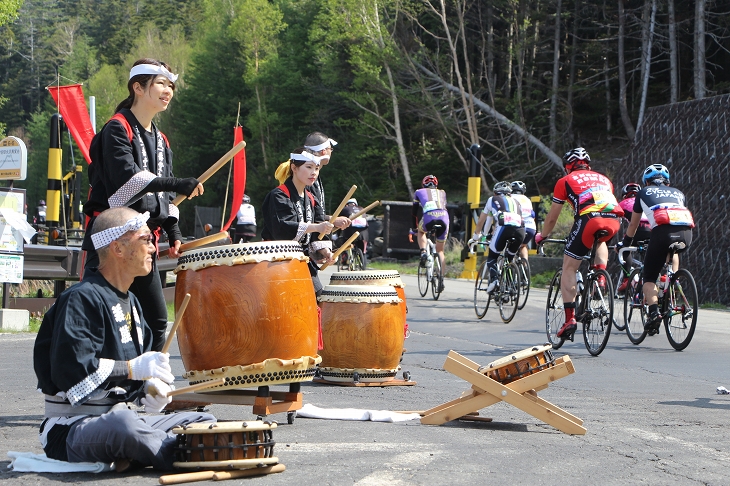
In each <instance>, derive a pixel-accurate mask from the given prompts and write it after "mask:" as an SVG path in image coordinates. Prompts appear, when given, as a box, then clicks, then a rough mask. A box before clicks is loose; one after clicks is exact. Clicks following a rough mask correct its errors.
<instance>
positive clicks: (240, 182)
mask: <svg viewBox="0 0 730 486" xmlns="http://www.w3.org/2000/svg"><path fill="white" fill-rule="evenodd" d="M238 142H243V127H241V126H238V127H236V128H234V129H233V145H234V146H235V145H238ZM244 192H246V149H245V148H244V149H243V150H241V151H240V152H238V153H237V154H236V155H234V156H233V202H232V203H231V217H230V218H228V222H227V223H226V225H225V226H224V227H223V229H222V230H221V231H228V228H230V227H231V223H232V222H233V220H234V219H236V214H237V213H238V210H239V208H240V207H241V202H242V201H243V193H244Z"/></svg>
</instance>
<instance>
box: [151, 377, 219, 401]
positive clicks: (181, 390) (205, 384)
mask: <svg viewBox="0 0 730 486" xmlns="http://www.w3.org/2000/svg"><path fill="white" fill-rule="evenodd" d="M225 382H226V379H225V378H218V379H215V380H210V381H204V382H202V383H196V384H194V385H190V386H184V387H182V388H176V389H175V390H170V391H169V392H167V394H166V395H165V396H166V397H174V396H176V395H182V394H183V393H189V392H194V391H199V390H205V389H206V388H212V387H214V386H219V385H223V384H225Z"/></svg>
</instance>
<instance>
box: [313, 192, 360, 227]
mask: <svg viewBox="0 0 730 486" xmlns="http://www.w3.org/2000/svg"><path fill="white" fill-rule="evenodd" d="M356 189H357V186H356V185H354V184H353V185H352V187H351V188H350V190H349V191H348V192H347V196H345V199H343V200H342V202H341V203H340V205H339V206H338V207H337V211H335V212H334V213H332V216H331V217H330V223H332V224H335V219H337V216H339V215H340V213H341V212H342V209H343V208H344V207H345V205H346V204H347V201H348V199H350V198H351V197H352V194H353V193H354V192H355V190H356ZM322 238H324V233H320V234H319V239H320V240H321V239H322Z"/></svg>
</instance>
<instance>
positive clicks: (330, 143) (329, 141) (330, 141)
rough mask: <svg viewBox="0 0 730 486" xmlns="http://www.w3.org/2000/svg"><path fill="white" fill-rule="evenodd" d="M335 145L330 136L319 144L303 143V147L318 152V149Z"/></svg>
mask: <svg viewBox="0 0 730 486" xmlns="http://www.w3.org/2000/svg"><path fill="white" fill-rule="evenodd" d="M335 145H337V142H335V141H334V140H332V139H331V138H328V139H327V141H326V142H322V143H320V144H319V145H305V146H304V148H305V149H309V150H311V151H313V152H319V151H320V150H324V149H326V148H332V147H334V146H335Z"/></svg>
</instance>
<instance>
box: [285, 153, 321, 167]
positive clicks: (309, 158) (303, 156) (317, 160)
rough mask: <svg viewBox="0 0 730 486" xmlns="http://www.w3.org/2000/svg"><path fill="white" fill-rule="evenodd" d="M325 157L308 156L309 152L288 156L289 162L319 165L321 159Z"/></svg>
mask: <svg viewBox="0 0 730 486" xmlns="http://www.w3.org/2000/svg"><path fill="white" fill-rule="evenodd" d="M323 158H325V157H318V156H316V155H314V154H310V153H309V152H302V153H301V154H289V159H291V160H299V161H303V162H314V163H315V164H317V165H319V163H320V162H321V161H322V159H323Z"/></svg>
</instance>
